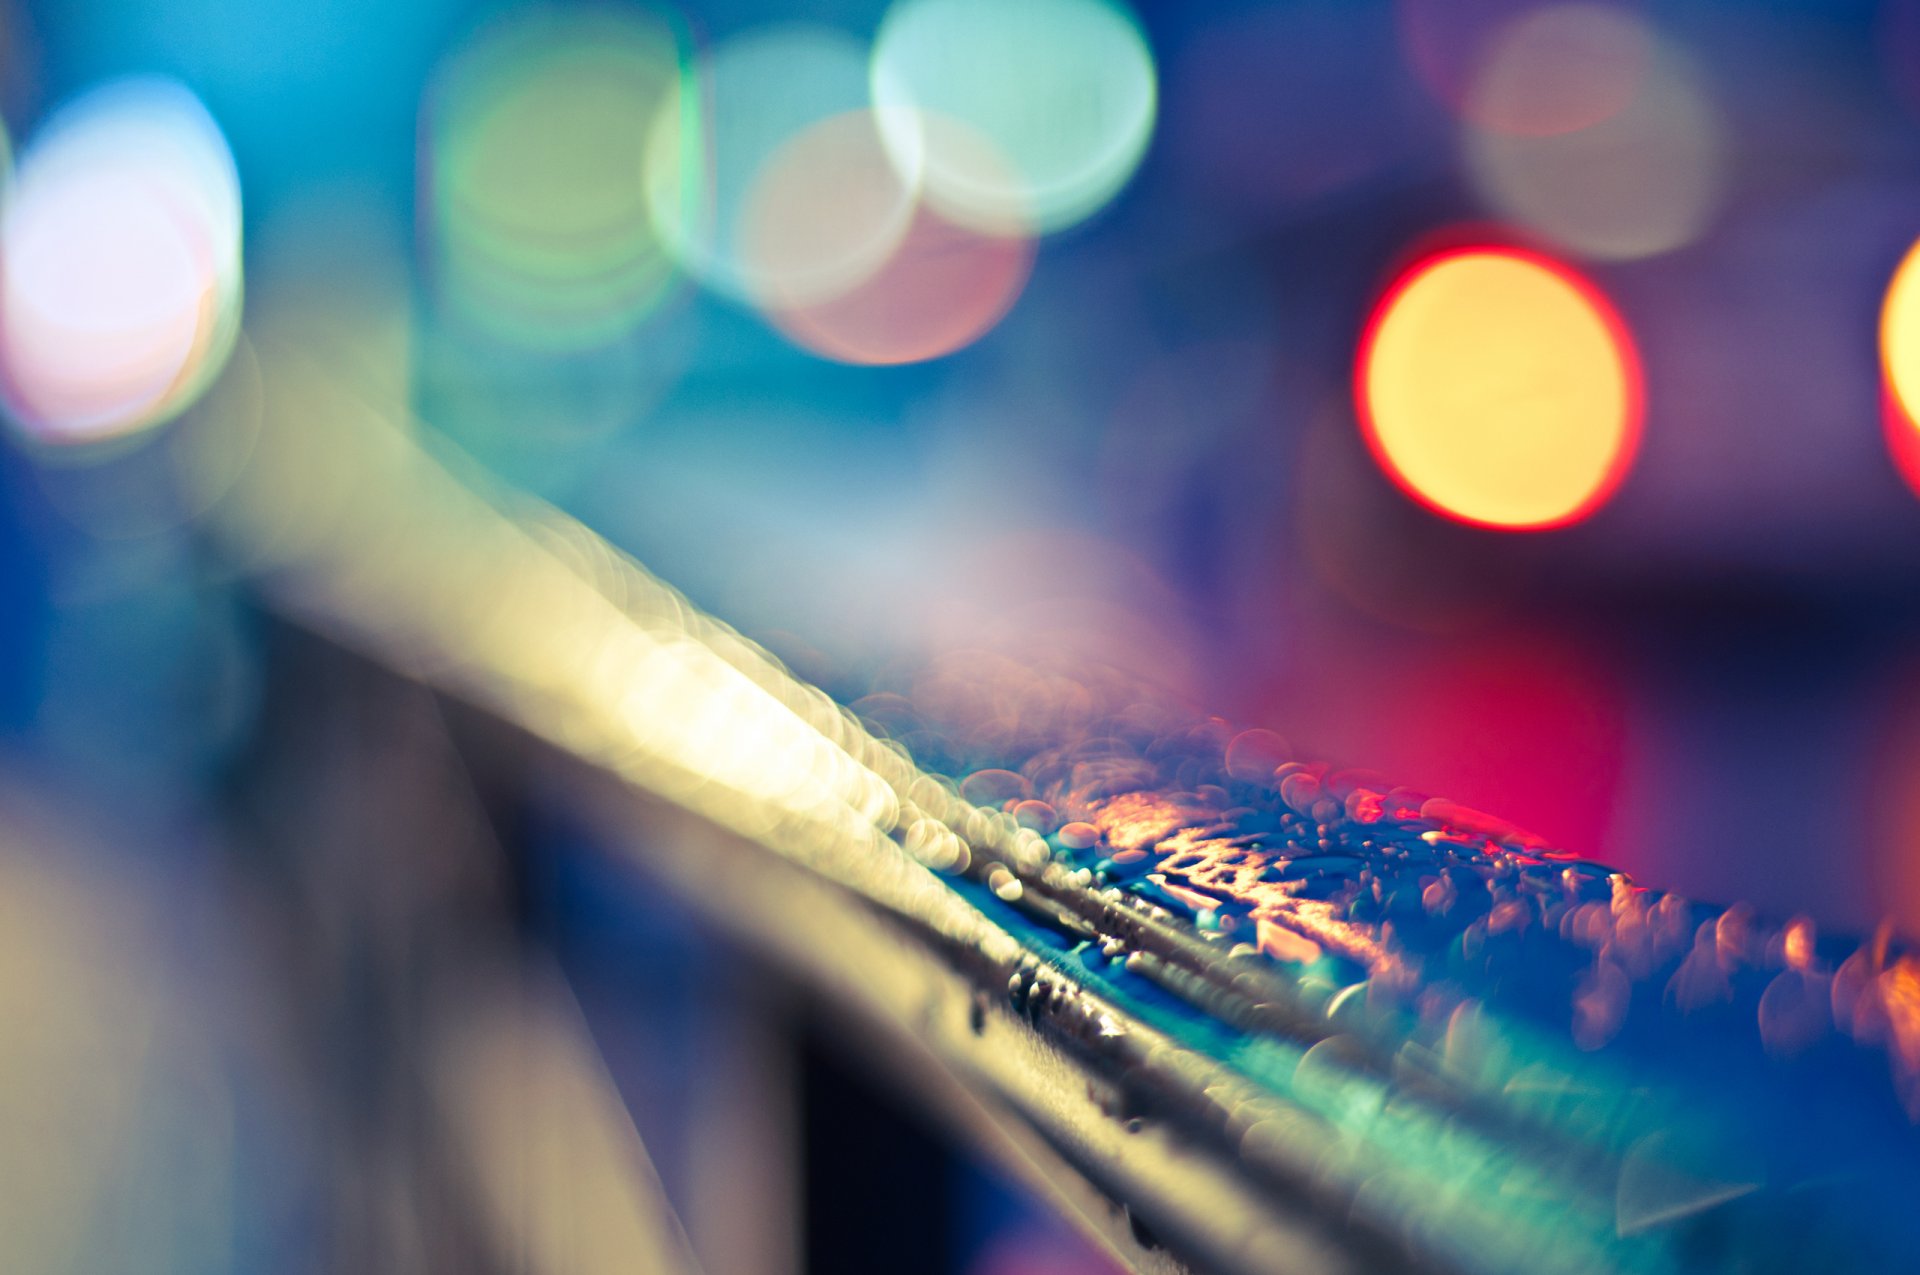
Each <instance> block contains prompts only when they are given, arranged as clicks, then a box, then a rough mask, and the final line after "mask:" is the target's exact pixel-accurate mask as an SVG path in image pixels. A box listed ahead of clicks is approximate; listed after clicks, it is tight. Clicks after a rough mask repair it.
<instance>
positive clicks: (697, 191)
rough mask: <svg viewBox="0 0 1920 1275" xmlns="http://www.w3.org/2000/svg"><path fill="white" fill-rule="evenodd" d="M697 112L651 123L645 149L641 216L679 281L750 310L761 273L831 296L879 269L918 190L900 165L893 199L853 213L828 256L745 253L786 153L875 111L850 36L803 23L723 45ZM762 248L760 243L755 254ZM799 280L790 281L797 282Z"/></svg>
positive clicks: (704, 63)
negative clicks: (770, 171)
mask: <svg viewBox="0 0 1920 1275" xmlns="http://www.w3.org/2000/svg"><path fill="white" fill-rule="evenodd" d="M695 76H696V80H697V85H698V88H697V93H696V94H694V95H690V100H691V101H692V102H693V103H695V105H693V106H692V107H691V109H689V111H688V112H687V113H686V115H685V117H684V118H683V119H681V120H668V119H661V120H659V121H657V122H656V123H655V126H654V129H653V135H652V138H651V141H650V143H649V146H648V159H647V164H648V209H649V212H650V214H651V216H652V219H653V224H654V225H655V227H656V228H657V229H658V230H659V232H660V234H661V236H662V238H663V239H664V240H665V242H666V244H667V246H668V248H669V249H670V250H671V251H672V252H673V254H674V256H675V257H676V258H677V259H678V260H679V262H680V264H681V266H682V267H683V268H685V269H686V271H687V272H688V273H689V274H691V275H693V276H694V277H695V278H697V279H698V280H700V282H701V283H702V284H704V285H705V286H706V287H708V288H710V289H712V290H713V291H715V292H718V293H720V294H721V295H723V296H727V297H731V298H733V299H735V300H739V301H751V300H753V299H754V297H755V295H756V294H757V293H758V292H759V291H760V290H761V289H762V288H763V287H764V286H766V284H767V280H765V279H763V278H760V277H758V276H757V274H756V266H765V267H768V268H771V269H774V270H775V271H776V273H779V272H784V275H785V277H783V278H782V279H780V280H777V281H775V282H776V285H777V286H788V287H791V286H799V287H801V288H802V289H803V290H805V289H807V288H814V289H817V290H818V291H820V292H832V291H834V290H836V289H837V288H839V287H841V286H843V285H845V284H848V283H851V282H852V281H853V280H855V279H857V278H858V277H859V276H860V275H861V274H862V273H863V272H865V271H867V270H869V269H870V268H872V267H873V266H876V265H877V264H878V263H879V261H880V260H881V259H882V258H884V257H885V255H886V253H887V251H888V250H889V249H890V248H891V247H892V245H893V244H894V243H897V242H898V241H899V239H900V237H901V236H902V235H904V234H905V233H906V227H907V223H908V221H909V220H910V219H911V214H912V208H913V198H912V195H913V192H914V191H915V189H916V188H917V179H916V177H915V162H914V160H913V157H912V156H911V155H910V154H908V155H905V156H903V162H902V163H901V165H900V176H899V179H898V180H897V181H896V182H894V189H895V191H896V192H897V193H896V195H895V196H894V197H893V198H892V199H891V200H890V201H886V202H885V203H884V204H883V205H881V206H877V207H876V206H873V205H862V206H861V207H860V208H858V209H857V210H855V211H856V212H857V214H858V217H859V218H860V220H859V221H858V223H857V224H843V225H841V226H839V227H835V228H825V227H816V229H821V230H823V231H824V234H823V236H822V238H821V239H820V240H819V241H817V242H816V243H815V244H813V245H804V244H802V245H792V244H790V245H787V246H788V247H795V246H800V247H803V248H805V247H811V248H813V249H821V250H824V252H825V255H824V256H807V257H806V258H805V260H804V262H803V261H802V260H801V259H799V258H796V257H794V256H792V255H784V256H783V255H780V254H779V253H777V252H776V253H775V254H774V256H773V257H772V258H764V257H763V258H759V259H754V258H750V257H745V256H743V255H742V249H743V245H744V243H745V241H746V239H747V238H748V236H749V234H750V233H753V232H752V231H750V230H749V227H748V225H747V222H748V208H749V201H750V199H751V196H752V192H753V190H754V187H755V185H756V183H757V182H758V181H759V180H760V177H761V175H762V173H763V172H764V171H765V169H766V168H767V165H768V164H769V163H771V162H772V161H773V159H774V157H775V156H776V155H778V154H779V153H780V152H781V151H782V149H783V148H784V147H786V146H787V145H788V144H789V143H791V142H792V141H793V140H794V138H796V137H797V136H799V135H800V134H802V133H805V132H807V131H808V130H809V129H811V128H812V127H813V126H814V125H817V124H820V123H821V122H822V121H825V120H828V119H832V118H835V117H838V116H844V115H847V114H849V113H853V112H860V111H866V110H868V109H869V108H870V105H871V103H870V99H869V96H868V89H867V49H866V47H865V46H864V45H863V44H862V43H861V42H860V41H858V40H856V39H854V38H853V37H852V36H850V35H848V34H846V33H845V32H842V31H838V30H835V29H833V28H830V27H824V26H815V25H811V24H806V23H787V24H782V25H779V26H771V27H763V28H758V29H755V30H752V31H749V32H746V33H744V34H742V35H738V36H734V37H732V38H730V39H728V40H725V41H722V42H721V43H720V44H719V45H718V46H716V47H715V48H714V49H713V51H712V53H711V54H710V55H709V56H707V57H706V58H704V59H702V60H701V62H700V64H699V66H698V67H697V69H696V72H695ZM760 246H764V244H762V245H760ZM796 281H797V282H796Z"/></svg>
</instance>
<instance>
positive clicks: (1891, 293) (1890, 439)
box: [1880, 243, 1920, 492]
mask: <svg viewBox="0 0 1920 1275" xmlns="http://www.w3.org/2000/svg"><path fill="white" fill-rule="evenodd" d="M1880 368H1881V374H1882V376H1883V377H1884V378H1885V393H1884V395H1883V396H1882V400H1881V406H1882V410H1881V420H1882V422H1883V423H1884V425H1885V427H1886V435H1887V451H1888V452H1889V453H1890V454H1891V455H1892V457H1893V461H1894V465H1895V467H1896V468H1898V469H1899V471H1900V476H1901V477H1902V478H1903V479H1905V480H1906V483H1907V485H1908V486H1909V487H1912V488H1913V489H1914V491H1916V492H1920V243H1916V244H1915V245H1914V246H1913V247H1912V248H1910V249H1909V250H1908V251H1907V255H1906V256H1905V257H1903V258H1901V260H1900V264H1899V266H1898V267H1897V268H1895V270H1894V272H1893V278H1892V280H1891V281H1889V282H1888V284H1887V297H1886V300H1885V301H1884V302H1883V303H1882V304H1881V307H1880Z"/></svg>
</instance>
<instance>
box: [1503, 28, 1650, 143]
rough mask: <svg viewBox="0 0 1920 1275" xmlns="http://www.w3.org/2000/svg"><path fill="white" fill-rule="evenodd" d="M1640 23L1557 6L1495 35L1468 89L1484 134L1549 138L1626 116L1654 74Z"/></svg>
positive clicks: (1647, 33) (1646, 36)
mask: <svg viewBox="0 0 1920 1275" xmlns="http://www.w3.org/2000/svg"><path fill="white" fill-rule="evenodd" d="M1653 57H1654V42H1653V38H1652V33H1651V32H1650V31H1649V30H1648V29H1647V25H1646V23H1645V22H1643V21H1641V20H1640V19H1639V18H1637V17H1636V16H1635V15H1633V14H1631V13H1627V12H1624V11H1622V10H1620V9H1618V8H1615V7H1613V6H1611V5H1603V4H1557V5H1551V6H1548V7H1546V8H1540V9H1534V10H1532V11H1530V12H1527V13H1524V14H1522V15H1521V16H1519V17H1518V18H1516V19H1515V20H1514V21H1513V22H1512V23H1510V24H1509V25H1508V26H1507V27H1506V29H1504V30H1502V31H1500V32H1499V33H1498V34H1497V35H1496V36H1495V37H1494V39H1493V40H1492V41H1490V43H1489V47H1488V50H1487V53H1486V55H1485V58H1484V60H1483V62H1482V64H1481V66H1480V68H1479V73H1478V74H1477V75H1475V76H1474V77H1473V79H1472V82H1471V84H1470V86H1469V89H1468V98H1467V102H1468V116H1469V117H1470V118H1471V119H1472V120H1473V122H1474V123H1475V124H1477V125H1479V126H1480V127H1482V128H1485V129H1489V130H1491V131H1493V132H1497V133H1510V134H1514V135H1517V136H1522V137H1551V136H1553V135H1555V134H1558V133H1571V132H1573V131H1574V130H1575V129H1580V128H1587V127H1590V126H1592V125H1594V124H1598V123H1599V122H1600V121H1601V120H1605V119H1611V118H1613V117H1614V116H1616V115H1618V114H1619V113H1620V112H1621V111H1623V110H1625V109H1626V108H1627V106H1628V104H1629V103H1631V102H1632V101H1633V99H1634V96H1635V95H1636V94H1637V93H1638V92H1639V90H1640V86H1641V83H1642V81H1643V80H1644V79H1645V77H1646V75H1647V73H1648V70H1649V69H1650V67H1651V66H1652V62H1653Z"/></svg>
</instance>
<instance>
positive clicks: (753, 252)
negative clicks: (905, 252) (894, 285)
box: [736, 111, 919, 305]
mask: <svg viewBox="0 0 1920 1275" xmlns="http://www.w3.org/2000/svg"><path fill="white" fill-rule="evenodd" d="M881 134H882V129H881V126H880V123H879V120H878V118H877V117H876V116H875V114H874V113H873V112H872V111H848V112H846V113H845V114H842V115H835V116H832V117H831V118H829V119H825V120H822V121H820V122H819V123H818V124H815V125H813V126H812V127H811V128H808V129H807V130H805V131H804V132H802V133H800V134H799V135H798V136H796V137H794V138H792V139H791V140H790V141H789V142H788V143H787V144H786V145H785V146H783V147H781V148H780V149H779V150H778V151H777V152H776V153H775V154H774V155H772V156H771V157H770V158H769V159H768V161H767V163H766V164H765V166H764V167H763V168H762V169H761V170H760V172H759V174H758V175H757V177H756V178H755V180H754V182H753V184H752V187H751V189H750V190H749V191H748V193H747V196H746V198H745V200H744V204H743V208H742V212H741V216H740V224H739V233H738V242H737V246H736V251H737V260H738V261H739V263H740V266H741V275H742V278H743V279H744V281H745V282H746V284H747V285H748V286H749V287H750V288H751V289H752V293H753V296H754V299H755V300H756V301H759V302H761V303H762V304H766V303H771V304H775V305H811V304H815V303H818V302H822V301H827V300H831V299H832V298H834V297H837V296H842V295H844V294H845V293H847V292H848V291H850V290H851V289H853V288H854V287H855V286H856V285H858V284H860V283H862V282H864V281H866V280H867V279H869V278H871V277H872V276H873V275H874V273H875V272H876V271H878V270H879V269H880V267H881V265H882V264H884V263H885V261H886V260H887V258H888V257H890V256H891V255H892V254H893V251H894V249H895V248H897V247H898V246H899V244H900V242H901V240H902V239H904V238H905V237H906V234H907V227H908V225H909V224H910V223H911V222H912V220H913V214H914V208H915V205H916V203H917V201H918V197H919V192H918V191H917V190H915V189H914V188H913V187H912V185H911V184H910V183H909V181H908V180H907V179H906V178H904V177H903V176H902V174H901V173H900V172H899V171H898V170H897V169H896V168H895V167H894V165H893V163H892V160H891V158H890V157H889V156H888V154H887V149H886V146H885V144H884V142H883V140H882V136H881Z"/></svg>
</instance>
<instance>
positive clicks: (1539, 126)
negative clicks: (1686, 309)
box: [1465, 4, 1725, 259]
mask: <svg viewBox="0 0 1920 1275" xmlns="http://www.w3.org/2000/svg"><path fill="white" fill-rule="evenodd" d="M1472 100H1473V101H1475V102H1476V103H1479V104H1481V105H1480V108H1479V109H1478V111H1477V112H1476V113H1475V116H1474V124H1475V125H1476V126H1475V127H1469V128H1468V130H1467V136H1466V139H1465V145H1466V151H1467V158H1468V162H1469V166H1470V167H1471V169H1472V172H1473V174H1474V177H1475V179H1476V180H1477V181H1478V183H1479V185H1480V188H1481V191H1482V193H1483V195H1484V196H1485V198H1486V199H1487V201H1488V203H1489V204H1490V205H1491V206H1492V207H1493V208H1494V209H1495V211H1497V212H1499V213H1500V214H1501V215H1502V216H1504V217H1506V218H1508V219H1510V220H1512V221H1514V222H1517V223H1519V224H1521V225H1524V226H1527V227H1528V228H1530V229H1532V230H1534V231H1535V232H1537V233H1539V234H1541V235H1544V236H1546V237H1547V238H1549V239H1551V240H1553V241H1554V242H1555V243H1558V244H1560V245H1562V246H1564V247H1566V248H1569V249H1571V250H1573V251H1575V252H1578V253H1580V254H1582V255H1584V256H1588V257H1595V258H1603V259H1620V258H1629V257H1646V256H1651V255H1653V254H1655V253H1661V252H1668V251H1671V250H1673V249H1675V248H1678V247H1681V246H1682V245H1684V244H1687V243H1690V242H1692V241H1693V240H1694V239H1695V238H1696V237H1697V236H1698V235H1699V234H1700V232H1701V231H1702V230H1703V229H1704V228H1705V226H1706V224H1707V222H1708V220H1709V219H1710V218H1711V216H1712V215H1713V213H1714V211H1715V210H1716V208H1717V205H1718V200H1719V198H1720V195H1721V187H1722V185H1723V178H1722V173H1723V170H1724V168H1725V157H1724V155H1723V153H1722V151H1723V148H1724V145H1725V142H1724V140H1723V138H1722V136H1721V128H1720V125H1719V121H1718V118H1717V116H1716V115H1715V112H1714V109H1713V105H1712V102H1711V99H1710V98H1709V96H1708V93H1707V89H1706V87H1705V85H1704V83H1703V82H1702V79H1701V76H1700V72H1699V70H1698V68H1697V67H1696V66H1695V65H1694V63H1693V62H1692V60H1691V59H1689V58H1687V57H1686V56H1684V55H1683V54H1682V53H1680V52H1679V51H1678V50H1676V49H1674V48H1672V47H1670V46H1668V45H1666V44H1665V43H1663V42H1662V41H1660V40H1659V39H1658V38H1657V37H1656V36H1655V34H1654V33H1653V32H1652V31H1651V30H1650V29H1649V28H1648V27H1647V26H1646V24H1645V23H1644V22H1642V21H1641V20H1639V19H1637V18H1635V17H1633V16H1631V15H1630V14H1627V13H1624V12H1622V11H1620V10H1618V9H1613V8H1603V7H1600V6H1596V5H1586V4H1573V5H1565V6H1558V7H1553V8H1545V9H1540V10H1537V11H1535V12H1533V13H1531V14H1529V15H1528V16H1527V17H1526V18H1525V19H1524V20H1523V21H1521V22H1519V23H1517V24H1516V25H1515V26H1514V27H1513V28H1512V29H1511V30H1510V31H1508V32H1506V33H1505V34H1504V35H1503V36H1502V37H1501V38H1499V39H1497V40H1496V41H1495V42H1494V43H1493V46H1492V48H1491V50H1490V51H1489V54H1488V56H1487V60H1486V62H1485V64H1484V66H1483V68H1482V71H1481V74H1480V77H1479V79H1478V80H1477V81H1476V82H1475V86H1474V97H1473V99H1472Z"/></svg>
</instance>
